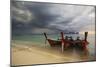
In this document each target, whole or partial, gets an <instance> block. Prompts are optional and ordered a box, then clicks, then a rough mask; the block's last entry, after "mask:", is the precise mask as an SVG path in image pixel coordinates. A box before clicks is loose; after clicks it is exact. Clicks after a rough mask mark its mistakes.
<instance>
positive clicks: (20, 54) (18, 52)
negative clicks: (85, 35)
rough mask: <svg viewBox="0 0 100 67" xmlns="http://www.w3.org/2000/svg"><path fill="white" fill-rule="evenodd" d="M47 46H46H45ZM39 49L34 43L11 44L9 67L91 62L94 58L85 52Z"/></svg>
mask: <svg viewBox="0 0 100 67" xmlns="http://www.w3.org/2000/svg"><path fill="white" fill-rule="evenodd" d="M47 46H48V44H47ZM47 46H44V47H40V46H37V45H36V44H35V43H34V44H33V43H27V42H26V43H25V42H24V43H20V42H17V43H16V42H12V45H11V65H13V66H16V65H30V64H48V63H63V62H78V61H92V60H95V59H94V57H91V56H89V53H87V52H76V51H75V50H66V51H64V52H63V53H62V52H61V48H60V47H53V48H52V47H50V46H49V47H47Z"/></svg>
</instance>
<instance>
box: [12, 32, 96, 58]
mask: <svg viewBox="0 0 100 67" xmlns="http://www.w3.org/2000/svg"><path fill="white" fill-rule="evenodd" d="M47 36H48V38H51V39H56V40H57V39H59V38H60V37H61V35H60V34H52V35H47ZM65 36H72V37H73V39H74V40H75V39H76V38H77V36H79V37H80V39H84V35H82V34H65ZM12 40H13V41H14V42H29V43H36V44H37V45H38V46H41V47H44V46H45V37H44V35H40V34H38V35H14V36H12ZM88 42H89V45H88V46H87V48H88V51H89V53H90V55H91V56H95V49H96V48H95V46H96V44H95V35H94V34H91V35H88ZM17 45H19V44H17ZM28 45H30V44H28ZM48 46H49V44H48Z"/></svg>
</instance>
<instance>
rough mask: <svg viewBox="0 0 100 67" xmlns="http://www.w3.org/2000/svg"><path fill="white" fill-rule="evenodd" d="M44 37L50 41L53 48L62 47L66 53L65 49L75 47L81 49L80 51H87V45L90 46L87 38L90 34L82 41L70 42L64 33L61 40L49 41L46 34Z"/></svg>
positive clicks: (86, 34) (85, 35) (85, 34)
mask: <svg viewBox="0 0 100 67" xmlns="http://www.w3.org/2000/svg"><path fill="white" fill-rule="evenodd" d="M44 36H45V38H46V40H47V41H48V43H49V44H50V46H51V47H54V46H61V48H62V51H64V49H65V48H69V47H75V48H80V49H84V50H85V49H86V48H87V47H86V46H87V45H88V44H89V42H88V41H87V36H88V32H85V33H84V39H83V40H80V39H77V40H72V39H70V40H68V39H65V38H64V33H63V32H61V39H59V40H53V39H49V38H47V34H46V33H44Z"/></svg>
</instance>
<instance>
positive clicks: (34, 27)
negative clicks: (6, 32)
mask: <svg viewBox="0 0 100 67" xmlns="http://www.w3.org/2000/svg"><path fill="white" fill-rule="evenodd" d="M11 23H12V34H41V33H43V32H46V33H59V32H61V31H62V32H85V31H88V32H89V33H90V34H93V33H94V32H95V7H94V6H84V5H71V4H70V5H69V4H53V3H43V2H42V3H41V2H28V1H12V2H11Z"/></svg>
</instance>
